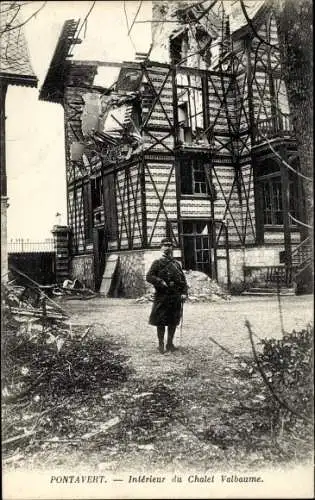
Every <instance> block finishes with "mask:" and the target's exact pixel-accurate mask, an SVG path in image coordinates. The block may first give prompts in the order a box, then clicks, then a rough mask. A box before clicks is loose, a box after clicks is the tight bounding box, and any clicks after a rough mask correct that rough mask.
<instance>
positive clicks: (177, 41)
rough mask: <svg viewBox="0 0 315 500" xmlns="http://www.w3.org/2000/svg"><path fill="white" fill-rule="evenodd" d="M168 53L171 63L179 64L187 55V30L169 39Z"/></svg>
mask: <svg viewBox="0 0 315 500" xmlns="http://www.w3.org/2000/svg"><path fill="white" fill-rule="evenodd" d="M170 55H171V62H172V64H179V63H180V62H181V60H182V59H185V58H186V57H187V55H188V34H187V31H184V32H182V33H180V34H179V35H177V36H173V37H172V38H171V40H170Z"/></svg>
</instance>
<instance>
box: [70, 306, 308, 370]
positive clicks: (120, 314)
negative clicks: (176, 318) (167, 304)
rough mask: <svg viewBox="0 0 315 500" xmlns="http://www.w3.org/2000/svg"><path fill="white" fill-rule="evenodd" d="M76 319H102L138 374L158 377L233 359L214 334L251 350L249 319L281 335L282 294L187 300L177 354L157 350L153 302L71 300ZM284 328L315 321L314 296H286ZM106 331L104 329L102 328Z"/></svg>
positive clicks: (237, 349) (265, 333)
mask: <svg viewBox="0 0 315 500" xmlns="http://www.w3.org/2000/svg"><path fill="white" fill-rule="evenodd" d="M65 307H66V308H67V310H68V311H69V312H70V313H71V321H72V322H73V323H80V324H89V323H94V322H97V323H100V324H102V325H104V326H105V328H106V329H107V330H108V331H109V332H110V334H111V335H112V336H113V337H114V338H115V339H116V340H117V342H118V343H121V344H122V345H123V346H124V347H123V351H124V353H125V354H126V355H128V356H130V357H131V364H132V366H133V367H134V369H135V372H136V373H135V376H136V377H139V378H141V377H149V378H152V379H158V378H159V376H160V375H161V374H163V375H165V374H167V373H168V372H171V373H175V372H176V373H182V372H183V371H185V370H186V369H187V367H190V366H191V365H192V364H194V361H195V360H197V359H198V360H199V362H200V361H204V363H207V364H208V366H209V368H211V361H212V360H214V359H217V358H218V356H219V357H220V358H221V359H222V360H223V359H224V360H225V361H227V359H228V358H229V356H228V355H226V354H225V353H224V352H223V351H222V350H221V349H220V348H219V347H217V346H216V345H215V344H214V343H213V342H212V341H211V340H210V338H209V337H210V336H211V337H212V338H213V339H214V340H216V341H217V342H219V343H220V344H221V345H223V346H225V347H227V348H228V349H229V350H230V351H232V352H233V353H235V354H238V355H239V354H241V353H249V352H250V343H249V339H248V331H247V329H246V327H245V324H244V323H245V319H249V321H250V322H251V324H252V327H253V330H254V332H255V333H256V334H257V335H258V336H259V337H260V338H264V337H275V338H280V337H281V316H280V313H279V305H278V301H277V298H276V297H272V298H248V297H246V298H245V297H244V298H243V297H232V299H231V300H230V301H220V302H217V303H198V304H191V303H187V304H185V309H184V318H183V326H182V331H181V329H180V328H178V329H177V332H176V337H175V343H176V344H177V345H178V346H180V349H179V351H178V352H176V353H175V354H164V355H163V356H162V355H160V354H159V353H158V352H157V341H156V334H155V328H154V327H152V326H150V325H149V324H148V317H149V313H150V309H151V304H150V303H149V304H139V303H137V302H135V301H134V300H125V299H95V300H92V301H86V302H83V301H71V302H68V303H67V304H66V306H65ZM281 309H282V317H283V326H284V330H285V331H288V332H291V331H292V330H293V329H301V328H304V327H305V325H306V324H307V323H309V322H311V321H312V320H313V297H312V296H300V297H294V296H288V297H281ZM100 332H102V330H101V329H100Z"/></svg>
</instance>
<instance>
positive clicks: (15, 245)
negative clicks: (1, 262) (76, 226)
mask: <svg viewBox="0 0 315 500" xmlns="http://www.w3.org/2000/svg"><path fill="white" fill-rule="evenodd" d="M54 249H55V248H54V239H53V238H46V239H45V240H43V241H31V240H29V239H24V238H16V239H11V240H9V241H8V253H30V252H32V253H43V252H53V251H54Z"/></svg>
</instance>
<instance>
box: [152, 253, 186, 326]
mask: <svg viewBox="0 0 315 500" xmlns="http://www.w3.org/2000/svg"><path fill="white" fill-rule="evenodd" d="M146 279H147V281H148V282H149V283H151V284H152V285H153V286H154V287H155V295H154V302H153V306H152V311H151V314H150V318H149V323H150V324H151V325H154V326H169V325H172V326H177V325H178V324H179V322H180V318H181V309H182V298H181V296H182V295H186V294H187V289H188V287H187V282H186V278H185V275H184V273H183V271H182V268H181V266H180V264H179V263H178V262H177V261H176V260H175V259H174V258H173V257H168V256H163V257H161V258H160V259H157V260H155V261H154V262H153V264H152V266H151V268H150V270H149V272H148V274H147V277H146Z"/></svg>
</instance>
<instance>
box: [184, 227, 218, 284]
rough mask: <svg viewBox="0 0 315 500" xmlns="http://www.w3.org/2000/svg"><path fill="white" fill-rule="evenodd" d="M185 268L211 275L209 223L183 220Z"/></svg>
mask: <svg viewBox="0 0 315 500" xmlns="http://www.w3.org/2000/svg"><path fill="white" fill-rule="evenodd" d="M183 243H184V268H185V269H187V270H188V269H192V270H196V271H201V272H203V273H206V274H208V275H209V276H211V250H210V238H209V223H208V222H206V221H192V220H190V221H183Z"/></svg>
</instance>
